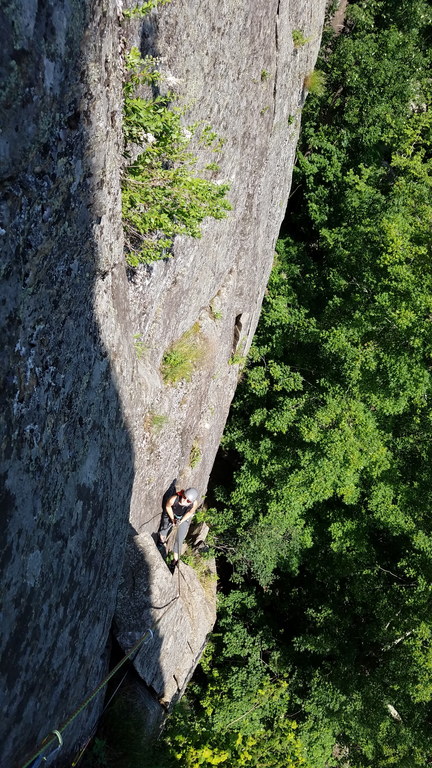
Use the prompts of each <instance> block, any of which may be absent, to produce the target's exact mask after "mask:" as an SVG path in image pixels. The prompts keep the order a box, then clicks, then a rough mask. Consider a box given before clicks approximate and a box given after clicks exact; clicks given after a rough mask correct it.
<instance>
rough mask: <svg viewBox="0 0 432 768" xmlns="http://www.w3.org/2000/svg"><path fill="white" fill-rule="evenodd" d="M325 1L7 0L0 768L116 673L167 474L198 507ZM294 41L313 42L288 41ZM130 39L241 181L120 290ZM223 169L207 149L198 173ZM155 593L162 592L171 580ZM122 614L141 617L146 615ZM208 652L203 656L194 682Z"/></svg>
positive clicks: (2, 54)
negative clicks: (190, 372) (134, 5)
mask: <svg viewBox="0 0 432 768" xmlns="http://www.w3.org/2000/svg"><path fill="white" fill-rule="evenodd" d="M324 6H325V0H318V2H314V1H313V0H266V2H265V3H263V2H261V1H260V0H223V2H220V3H216V4H215V3H214V2H213V0H172V3H171V4H170V5H167V6H164V7H163V8H161V9H160V10H159V11H158V12H153V13H152V14H151V16H150V17H149V18H148V19H146V20H145V21H144V23H142V28H141V29H138V26H137V22H134V23H132V22H129V23H128V24H127V25H125V24H123V26H121V25H120V22H119V16H118V13H119V8H118V5H117V4H116V3H114V2H113V1H112V2H109V0H83V2H82V3H76V2H74V1H73V0H58V1H57V2H55V3H54V2H51V0H44V1H43V2H40V1H39V2H37V0H6V2H5V3H3V10H2V23H1V25H0V41H1V47H0V71H1V73H2V83H3V86H2V90H1V92H0V101H1V115H2V133H1V135H0V183H1V199H0V214H1V221H0V242H1V244H2V257H3V258H2V265H1V270H2V289H1V313H2V326H3V358H2V363H1V366H2V368H1V373H2V381H3V400H4V405H3V409H2V413H1V416H0V419H1V422H0V423H1V454H0V473H1V477H2V489H1V492H2V512H3V521H4V522H3V526H2V543H1V568H2V602H1V627H0V654H1V666H0V701H1V709H2V718H1V725H0V763H1V764H2V765H5V766H6V765H7V766H11V768H18V766H22V765H23V764H25V761H26V756H28V755H29V754H31V753H32V750H33V749H34V748H36V747H37V745H38V744H39V743H40V741H41V740H42V739H43V738H44V737H45V736H46V735H47V734H49V733H50V731H51V730H52V729H54V728H59V727H60V726H61V724H62V723H63V722H64V721H65V720H66V719H67V718H68V717H69V715H70V714H71V712H73V711H74V710H75V709H76V708H77V707H78V706H79V705H80V703H81V702H82V701H83V700H84V698H85V697H86V696H87V694H88V693H89V691H90V690H91V689H92V688H93V686H94V685H96V683H97V682H98V681H99V680H100V678H101V676H102V674H103V671H104V670H106V666H107V639H108V635H109V629H110V626H111V622H112V618H113V613H114V607H115V600H116V594H117V589H118V585H119V581H120V579H121V578H122V584H123V587H122V590H123V589H124V588H126V589H127V586H126V587H125V585H127V584H129V581H130V577H131V573H132V572H133V570H134V562H135V560H134V556H133V554H131V552H132V553H133V551H134V550H133V548H134V547H135V548H136V544H137V543H138V544H139V546H140V548H141V551H142V547H144V551H145V558H146V560H147V562H150V563H151V558H152V555H151V551H152V550H151V547H153V546H154V545H153V544H152V543H151V542H150V540H149V538H148V536H149V534H152V533H154V532H155V531H156V530H157V526H158V522H159V516H160V512H161V499H162V495H163V494H164V493H165V492H166V491H167V489H168V488H169V487H170V486H171V485H172V483H173V481H174V480H175V479H177V481H178V483H184V484H185V485H192V484H193V485H195V486H197V487H198V488H199V489H200V491H201V493H202V494H204V493H205V488H206V485H207V480H208V476H209V473H210V470H211V467H212V464H213V460H214V456H215V454H216V450H217V447H218V445H219V441H220V437H221V434H222V430H223V426H224V423H225V419H226V416H227V413H228V409H229V405H230V402H231V399H232V396H233V394H234V391H235V387H236V383H237V379H238V375H239V371H240V367H241V366H240V364H239V361H240V360H241V358H242V357H243V356H244V355H246V354H247V351H248V349H249V345H250V343H251V340H252V336H253V333H254V330H255V327H256V323H257V320H258V316H259V311H260V306H261V301H262V297H263V294H264V290H265V285H266V282H267V278H268V274H269V271H270V268H271V263H272V257H273V249H274V244H275V240H276V237H277V234H278V230H279V226H280V222H281V220H282V218H283V216H284V213H285V207H286V203H287V198H288V193H289V186H290V179H291V171H292V165H293V159H294V152H295V145H296V141H297V135H298V130H299V123H300V113H301V106H302V103H303V99H304V96H305V94H304V90H303V81H304V76H305V74H306V73H307V72H308V71H310V70H311V69H312V68H313V65H314V61H315V57H316V53H317V50H318V46H319V42H320V34H321V26H322V22H323V16H324ZM294 29H298V30H301V31H302V33H303V34H304V36H305V38H306V39H307V40H308V42H307V44H305V45H303V46H301V47H299V48H295V47H294V45H293V40H292V31H293V30H294ZM123 38H125V39H126V44H127V45H129V44H131V43H132V42H134V41H135V42H136V41H138V42H139V43H140V44H141V46H142V49H143V52H144V53H146V52H150V53H153V54H156V55H160V56H161V57H162V60H161V67H162V69H163V71H164V72H165V73H167V74H170V75H172V77H174V78H176V82H177V85H176V90H177V91H178V96H179V99H180V100H181V101H183V103H185V102H187V103H188V105H189V113H188V117H189V116H190V119H191V121H196V120H203V121H205V122H206V123H208V124H210V125H211V126H212V128H213V129H214V130H215V131H216V132H217V133H218V134H219V135H220V136H221V138H223V139H224V144H223V148H222V150H221V153H220V157H218V163H219V165H220V168H221V170H220V172H219V174H218V176H217V177H216V178H220V179H221V180H223V181H228V182H229V183H230V185H231V191H230V199H231V203H232V205H233V211H232V213H231V214H230V215H229V217H228V218H227V219H226V220H225V221H223V222H215V221H208V222H206V223H205V226H204V228H203V237H202V239H201V240H198V241H192V240H190V239H186V238H178V240H177V241H176V244H175V255H174V258H172V259H169V260H166V261H163V262H159V263H157V264H155V265H154V266H152V267H148V268H142V269H139V270H138V271H137V272H136V274H135V275H134V277H133V279H132V280H129V281H128V279H127V275H126V270H125V266H124V261H123V255H122V229H121V217H120V171H121V151H122V139H121V79H122V58H121V45H122V43H121V41H122V39H123ZM212 160H214V156H213V155H211V154H210V153H209V152H207V150H202V151H201V150H200V154H199V163H201V164H203V165H205V164H207V163H208V162H210V161H212ZM190 329H194V333H195V334H197V338H198V337H199V343H200V344H202V346H203V350H204V354H203V356H202V361H201V364H200V366H199V368H198V369H197V371H196V373H195V375H194V376H193V378H192V381H191V382H189V383H188V382H182V383H181V384H179V385H178V386H176V387H174V386H167V385H166V384H164V382H163V380H162V377H161V373H160V364H161V361H162V358H163V354H164V351H165V350H166V349H167V348H168V347H169V346H170V344H171V343H172V342H174V341H175V340H176V339H178V338H179V337H180V336H181V335H182V334H183V333H184V332H185V331H188V330H190ZM137 335H139V338H140V339H141V341H142V345H143V349H144V348H145V349H144V353H143V355H142V356H141V358H140V359H138V356H137V354H136V350H135V348H134V340H136V338H137ZM159 427H160V428H159ZM128 521H130V525H131V526H132V528H131V533H130V538H129V545H128V549H127V554H126V558H125V561H124V570H123V577H121V572H122V565H123V559H124V551H125V543H126V540H127V537H128ZM146 541H147V542H148V546H146V545H145V542H146ZM154 554H156V555H158V553H157V552H155V553H154ZM161 564H162V565H163V567H164V568H165V566H164V564H163V562H162V561H160V563H159V565H161ZM182 572H184V574H186V573H188V571H187V569H186V568H182ZM149 578H153V577H152V576H151V575H150V574H149ZM152 584H153V586H152V591H153V590H156V589H161V590H162V591H163V590H167V594H168V593H169V590H170V589H172V588H173V579H172V578H171V575H170V574H169V572H166V573H165V577H163V576H161V577H160V583H159V579H158V580H157V583H155V581H154V580H153V582H152ZM195 586H196V585H194V582H193V577H191V580H190V582H189V587H188V589H189V591H190V592H191V593H193V591H194V589H195ZM155 594H156V592H155ZM122 595H124V593H123V592H121V593H120V599H119V605H123V608H122V612H121V613H122V615H123V620H124V626H126V624H127V622H126V616H125V612H126V609H125V608H124V605H125V604H126V603H127V602H128V600H127V599H125V600H124V599H123V597H122ZM152 600H153V594H152ZM129 604H130V609H129V612H130V616H129V619H131V618H132V619H133V617H134V616H136V611H137V610H138V606H139V601H138V602H137V603H135V602H132V601H131V600H130V601H129ZM152 604H154V605H156V604H159V603H152ZM189 604H190V605H192V604H193V603H192V602H190V601H189ZM203 610H204V611H205V610H207V609H204V608H203ZM182 615H183V618H180V617H179V619H178V621H179V622H180V623H181V622H182V621H183V620H184V621H186V620H187V621H189V624H188V626H191V625H192V623H193V621H194V622H195V623H197V622H196V619H194V620H193V621H192V619H191V618H190V617H189V618H187V614H186V612H183V614H182ZM119 616H120V614H119ZM129 619H128V621H129ZM212 620H213V617H212V616H211V615H210V614H208V616H207V620H206V621H207V624H211V622H212ZM118 621H120V620H119V619H118ZM198 623H199V622H198ZM158 627H159V629H158V632H159V634H160V647H159V656H154V658H152V659H150V656H148V655H146V657H145V658H146V662H145V665H144V666H145V667H146V669H147V670H149V669H150V668H151V669H152V670H153V671H152V673H151V676H150V675H149V672H148V671H146V669H142V674H143V677H144V678H145V677H146V675H147V678H148V681H149V685H150V686H151V687H153V688H154V690H155V691H156V690H157V695H158V696H160V698H162V699H163V701H165V702H168V700H169V699H170V697H172V696H174V697H175V696H177V695H178V694H179V691H181V690H182V687H183V685H184V682H185V681H186V680H187V677H188V675H189V674H190V673H191V672H192V668H191V669H190V670H189V671H188V670H186V669H182V670H178V668H176V670H172V669H169V668H168V667H167V665H166V664H165V662H166V660H167V659H168V655H167V656H166V657H165V650H164V649H165V648H166V647H167V645H168V644H169V642H170V638H171V635H172V625H171V624H169V625H167V626H166V627H165V628H164V626H163V622H160V623H159V625H158ZM188 631H189V630H188ZM206 631H207V630H206ZM203 640H204V637H202V638H201V637H198V636H197V637H196V642H195V641H194V642H195V644H194V645H193V644H192V643H191V646H192V649H193V650H192V651H191V653H190V658H189V660H188V664H191V665H192V667H193V665H194V663H195V661H196V658H197V654H198V651H199V644H200V643H201V641H203ZM155 647H156V646H155ZM147 653H148V652H147V651H146V654H147ZM160 654H162V655H161V656H160ZM143 658H144V655H143ZM164 665H165V666H164ZM173 674H176V676H177V675H178V681H177V683H176V684H175V686H172V685H171V682H172V675H173ZM170 675H171V678H170V685H168V683H166V681H167V680H168V679H169V677H170ZM164 686H165V687H164ZM101 704H102V696H99V698H97V699H96V700H95V701H94V702H93V703H92V705H91V707H89V708H87V709H86V710H85V711H84V712H83V713H81V715H80V716H79V717H77V718H76V719H75V720H74V721H73V722H72V723H71V724H70V725H69V726H68V729H67V731H65V733H64V741H65V746H64V748H63V750H62V752H61V753H60V756H59V759H58V761H57V763H56V764H57V765H59V766H61V765H65V766H66V765H69V764H70V755H71V754H72V752H73V750H74V748H76V746H77V745H79V744H80V743H82V742H84V741H85V739H86V737H87V735H88V734H89V732H90V730H91V728H92V726H93V723H94V722H95V719H96V718H97V715H98V712H99V711H100V708H101Z"/></svg>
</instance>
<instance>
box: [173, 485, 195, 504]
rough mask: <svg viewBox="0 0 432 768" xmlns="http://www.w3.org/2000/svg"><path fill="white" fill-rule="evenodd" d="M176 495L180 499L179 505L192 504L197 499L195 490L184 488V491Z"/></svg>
mask: <svg viewBox="0 0 432 768" xmlns="http://www.w3.org/2000/svg"><path fill="white" fill-rule="evenodd" d="M177 495H178V496H179V497H180V503H181V504H193V503H194V501H196V500H197V498H198V491H197V489H196V488H186V490H185V491H179V492H178V494H177Z"/></svg>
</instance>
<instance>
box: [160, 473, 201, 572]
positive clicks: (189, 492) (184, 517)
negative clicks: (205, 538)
mask: <svg viewBox="0 0 432 768" xmlns="http://www.w3.org/2000/svg"><path fill="white" fill-rule="evenodd" d="M197 507H198V491H197V489H196V488H187V489H186V490H185V491H177V492H176V493H175V494H174V495H173V496H170V498H169V499H168V501H167V502H166V504H165V509H164V511H163V512H162V519H161V523H160V526H159V539H160V542H161V544H166V541H167V539H168V536H169V534H170V533H171V530H172V528H173V526H176V527H177V536H176V540H175V544H174V564H175V565H176V564H177V562H178V559H179V556H180V553H181V549H182V546H183V542H184V540H185V537H186V534H187V532H188V530H189V525H190V519H191V517H192V515H194V514H195V512H196V509H197Z"/></svg>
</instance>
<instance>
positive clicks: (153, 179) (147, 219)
mask: <svg viewBox="0 0 432 768" xmlns="http://www.w3.org/2000/svg"><path fill="white" fill-rule="evenodd" d="M156 65H157V61H156V60H155V59H152V58H150V57H147V58H146V59H144V60H143V59H142V58H141V56H140V54H139V51H138V49H136V48H133V49H132V50H131V52H130V53H129V55H128V57H127V60H126V66H127V78H126V82H125V85H124V110H123V114H124V138H125V156H126V158H127V159H128V161H129V164H128V166H127V169H126V172H125V174H124V177H123V182H122V212H123V221H124V231H125V242H126V250H127V257H126V258H127V261H128V263H129V264H130V265H131V266H137V265H138V264H140V263H142V262H151V261H154V260H155V259H160V258H164V257H166V256H169V255H171V251H170V249H171V247H172V244H173V240H174V237H175V236H176V235H190V236H192V237H201V229H200V225H201V223H202V221H203V220H204V219H205V218H206V217H207V216H210V217H213V218H215V219H222V218H224V217H225V216H226V214H227V211H229V210H230V209H231V206H230V204H229V202H228V200H227V197H226V193H227V191H228V189H229V186H228V184H225V183H217V182H214V181H210V180H208V179H205V178H201V177H200V176H197V175H196V174H195V173H194V165H195V163H196V158H195V156H194V155H193V153H192V152H191V151H190V145H191V142H192V141H193V140H195V141H196V142H198V143H199V142H200V141H201V143H202V144H204V145H206V146H211V147H212V148H213V149H214V150H215V151H218V149H220V146H221V140H220V139H219V138H218V137H217V135H216V134H215V133H214V131H213V130H212V129H211V128H210V127H209V126H198V125H193V126H189V127H188V128H185V127H183V125H182V110H181V109H179V108H178V107H173V106H172V102H173V101H174V96H173V94H172V93H170V92H168V93H167V94H165V95H162V94H160V93H159V94H158V95H156V96H152V97H149V98H143V97H141V96H139V95H137V90H138V89H139V88H142V87H147V88H150V87H153V89H155V90H157V89H158V87H159V86H158V84H159V83H160V80H161V75H160V73H159V72H158V71H157V70H156ZM138 146H139V147H140V150H141V151H138V154H137V147H138ZM214 168H215V166H213V165H212V167H211V170H212V171H213V170H214Z"/></svg>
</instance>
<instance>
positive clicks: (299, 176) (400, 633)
mask: <svg viewBox="0 0 432 768" xmlns="http://www.w3.org/2000/svg"><path fill="white" fill-rule="evenodd" d="M431 16H432V14H431V8H430V5H429V4H428V3H427V2H424V0H414V1H413V2H411V1H410V2H408V0H402V1H398V2H396V1H395V0H373V1H372V0H371V1H370V2H358V3H353V4H351V5H350V6H349V19H348V26H347V29H346V31H345V32H344V33H343V34H342V35H340V36H339V37H337V38H333V39H330V37H329V38H328V39H326V40H325V41H324V45H323V53H322V57H321V61H320V62H319V67H320V70H322V71H323V72H324V73H325V75H326V93H325V95H324V96H323V97H321V98H318V97H316V96H315V97H311V98H310V100H309V101H308V104H307V106H306V108H305V111H304V119H303V120H304V127H303V133H302V138H301V144H300V147H299V153H298V164H297V168H296V171H295V179H294V183H293V188H294V189H296V190H297V191H296V192H295V194H294V195H293V197H292V200H291V204H290V218H289V225H288V226H289V229H287V231H286V232H285V234H284V237H283V238H282V240H281V241H280V243H279V246H278V255H277V258H276V262H275V267H274V270H273V274H272V276H271V280H270V284H269V289H268V295H267V297H266V300H265V303H264V307H263V313H262V318H261V321H260V325H259V329H258V332H257V335H256V339H255V343H254V346H253V349H252V352H251V355H250V362H249V366H248V368H247V370H246V372H245V377H244V380H243V382H242V385H241V387H240V390H239V392H238V396H237V398H236V401H235V403H234V406H233V412H232V416H231V419H230V422H229V424H228V427H227V430H226V434H225V439H224V447H225V450H226V452H227V454H228V457H229V458H230V460H231V462H232V463H233V464H234V466H235V468H236V469H235V472H234V480H233V487H232V488H231V489H227V488H224V489H219V491H218V498H219V502H218V510H217V514H215V515H214V516H213V518H212V525H213V531H214V533H215V536H216V546H217V547H218V548H219V551H220V552H221V553H222V556H223V559H224V563H225V564H224V571H225V572H230V573H231V579H230V581H229V582H228V581H227V580H226V583H225V588H224V594H223V596H222V597H221V601H220V610H219V623H218V627H217V631H216V633H215V635H214V637H213V640H212V644H211V646H210V648H209V649H208V654H207V660H206V662H204V664H203V665H202V668H201V671H200V672H199V674H198V675H197V676H196V679H195V682H194V683H193V684H192V686H191V690H190V693H189V694H188V698H187V701H185V702H183V703H182V704H181V706H180V707H179V709H178V711H177V713H176V714H175V715H174V717H173V719H172V726H171V729H170V731H169V732H168V733H167V736H166V742H165V745H166V748H167V750H168V754H167V755H165V756H164V762H163V764H164V765H165V766H168V765H170V764H172V765H176V764H178V763H180V764H182V765H184V766H189V768H195V766H200V765H215V764H222V765H229V766H230V768H231V767H232V766H258V765H260V766H276V767H278V768H279V767H281V766H296V767H297V766H299V767H300V766H303V765H310V766H311V768H325V767H326V768H330V767H332V768H333V766H343V765H346V766H348V765H349V766H350V768H387V767H390V766H396V768H414V766H419V767H420V766H421V768H424V766H425V765H426V764H428V762H430V761H431V759H432V736H431V728H430V722H431V717H432V707H431V698H432V642H431V641H432V637H431V633H432V627H431V623H430V615H431V606H432V587H431V584H432V522H431V515H430V509H431V507H432V478H431V470H430V467H431V465H432V448H431V426H432V424H431V421H432V417H431V407H430V403H431V397H432V378H431V371H432V367H431V366H432V362H431V361H432V266H431V237H430V231H431V224H432V160H431V147H432V118H431V112H430V111H429V109H428V106H427V105H430V95H431V81H430V65H431V54H430V31H431V22H432V17H431Z"/></svg>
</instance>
